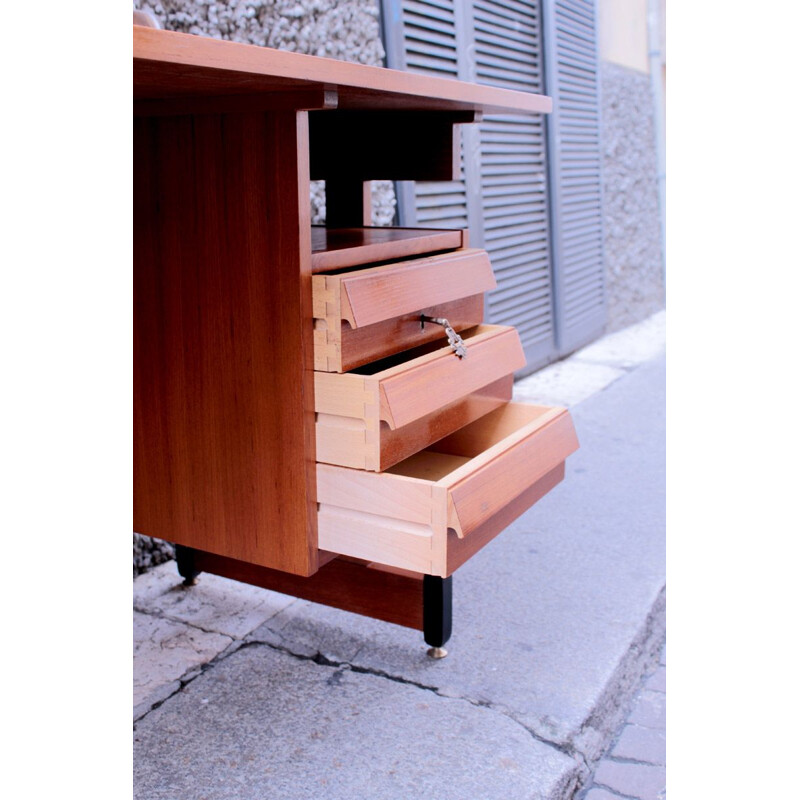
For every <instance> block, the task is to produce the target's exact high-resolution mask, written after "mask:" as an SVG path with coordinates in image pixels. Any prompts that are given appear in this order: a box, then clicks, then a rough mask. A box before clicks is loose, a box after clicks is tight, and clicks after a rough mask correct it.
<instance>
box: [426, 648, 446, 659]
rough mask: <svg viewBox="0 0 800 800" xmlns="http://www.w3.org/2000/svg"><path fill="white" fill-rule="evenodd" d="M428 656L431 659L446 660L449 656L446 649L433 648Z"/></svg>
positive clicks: (429, 650)
mask: <svg viewBox="0 0 800 800" xmlns="http://www.w3.org/2000/svg"><path fill="white" fill-rule="evenodd" d="M428 655H429V656H430V657H431V658H444V657H445V656H446V655H447V650H445V649H444V647H431V648H429V649H428Z"/></svg>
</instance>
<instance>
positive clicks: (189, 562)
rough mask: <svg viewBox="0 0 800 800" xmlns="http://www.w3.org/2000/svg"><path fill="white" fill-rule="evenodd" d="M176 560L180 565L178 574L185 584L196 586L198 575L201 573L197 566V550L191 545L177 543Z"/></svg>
mask: <svg viewBox="0 0 800 800" xmlns="http://www.w3.org/2000/svg"><path fill="white" fill-rule="evenodd" d="M175 561H176V563H177V565H178V575H180V576H181V578H183V585H184V586H194V585H195V584H196V583H197V576H198V575H199V574H200V570H199V569H197V566H196V560H195V551H194V550H193V549H192V548H191V547H184V546H183V545H182V544H176V545H175Z"/></svg>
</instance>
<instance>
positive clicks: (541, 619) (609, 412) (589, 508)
mask: <svg viewBox="0 0 800 800" xmlns="http://www.w3.org/2000/svg"><path fill="white" fill-rule="evenodd" d="M664 366H665V365H664V359H663V357H660V358H658V359H655V360H653V361H652V362H649V363H648V364H646V365H644V366H642V367H640V368H639V369H637V370H635V371H634V372H631V373H626V374H625V375H624V376H623V377H622V378H620V379H619V380H617V381H616V382H615V383H614V384H613V385H611V386H609V387H608V388H607V389H606V390H605V391H603V392H601V393H599V394H596V395H594V396H593V397H591V398H590V399H588V400H586V401H585V402H583V403H582V404H581V405H579V406H578V407H576V408H574V409H573V416H574V419H575V423H576V427H577V430H578V436H579V439H580V441H581V449H580V450H579V451H578V452H577V453H576V454H575V455H574V456H572V457H570V459H569V460H568V462H567V477H566V480H565V482H564V483H563V484H561V485H560V486H559V487H557V488H556V489H555V490H554V491H553V492H552V493H551V494H550V495H548V496H547V497H546V498H545V499H543V500H542V501H541V502H540V503H539V504H537V505H536V506H534V508H532V509H531V510H530V511H529V512H527V513H526V514H525V515H523V516H522V517H521V518H520V519H519V520H517V522H516V523H514V525H513V526H512V527H511V528H510V529H509V530H508V531H506V532H505V533H504V534H502V535H501V536H499V537H498V538H497V539H496V540H495V541H494V542H492V543H491V544H490V545H489V546H488V547H486V548H485V549H484V550H483V551H482V552H481V553H479V554H478V555H476V556H475V557H474V558H473V559H471V560H470V561H469V562H468V563H467V564H466V565H465V566H464V567H463V568H461V569H460V570H459V571H458V573H457V574H456V575H455V576H454V635H453V638H452V640H451V642H450V644H448V649H449V650H450V655H449V656H448V657H447V658H446V659H444V660H442V661H432V660H431V659H429V658H427V656H426V655H425V650H424V647H423V646H422V644H421V636H420V634H419V633H417V632H414V631H410V630H406V629H403V628H399V627H396V626H392V625H387V624H384V623H380V622H377V621H375V620H369V619H365V618H362V617H358V616H356V615H353V614H347V613H345V612H341V611H337V610H336V609H330V608H326V607H322V606H318V605H315V604H312V603H308V602H298V603H296V604H293V605H292V606H290V607H288V608H286V609H284V610H283V611H281V612H280V613H278V614H277V615H276V616H275V617H273V618H272V619H271V620H269V621H268V622H267V623H266V624H265V625H264V626H262V627H261V628H259V629H258V630H257V631H255V632H254V633H253V634H252V637H253V638H254V639H256V640H262V641H267V642H270V643H272V644H273V645H278V646H283V647H286V648H287V649H289V650H290V651H292V652H297V653H301V654H306V655H311V654H314V653H317V652H319V653H321V654H323V656H324V657H325V658H326V659H328V660H329V661H332V662H334V663H349V664H352V665H353V666H355V667H356V668H359V669H365V670H370V671H373V672H377V673H384V674H387V675H390V676H393V677H395V678H398V679H401V680H406V681H413V682H415V683H418V684H421V685H424V686H428V687H432V688H434V689H436V691H437V692H438V693H439V694H440V695H442V696H449V697H459V698H468V699H469V700H471V701H473V702H475V703H482V704H486V705H489V706H492V707H494V708H496V709H498V710H500V711H502V712H505V713H507V714H510V715H512V716H513V717H514V718H515V719H517V720H519V721H520V722H521V723H522V724H524V725H525V726H526V727H527V728H528V729H530V730H531V731H533V732H534V733H535V735H537V736H539V737H540V738H542V739H543V740H546V741H550V742H553V743H555V744H557V745H559V746H563V747H565V748H575V749H576V750H577V751H578V752H580V753H582V754H583V755H584V757H585V758H587V759H589V760H591V759H593V758H596V757H597V756H599V755H600V754H601V753H602V752H603V751H604V750H605V748H606V747H607V745H608V744H609V742H610V737H611V735H612V734H613V732H614V731H615V730H616V728H617V726H618V724H619V722H620V721H621V718H620V715H621V713H622V712H621V710H620V699H621V698H625V699H628V698H629V697H630V695H631V693H632V692H633V690H634V688H635V687H636V686H637V685H638V683H639V681H640V679H641V675H642V673H643V671H644V669H645V667H646V666H648V665H649V664H655V663H656V661H657V659H658V651H659V649H660V645H661V642H662V640H663V632H664V585H665V564H664V562H665V553H664V549H665V548H664V485H665V480H664V455H665V430H664V372H665V370H664ZM493 796H500V795H493Z"/></svg>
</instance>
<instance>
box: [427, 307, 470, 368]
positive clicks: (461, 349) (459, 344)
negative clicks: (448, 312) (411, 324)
mask: <svg viewBox="0 0 800 800" xmlns="http://www.w3.org/2000/svg"><path fill="white" fill-rule="evenodd" d="M426 322H432V323H434V325H441V326H442V327H443V328H444V332H445V333H446V334H447V341H448V343H449V345H450V347H452V348H453V352H454V353H455V354H456V355H457V356H458V357H459V358H466V357H467V345H466V344H465V343H464V340H463V339H462V338H461V337H460V336H459V335H458V334H457V333H456V332H455V331H454V330H453V326H452V325H451V324H450V323H449V322H448V321H447V320H446V319H445V318H444V317H427V316H425V314H420V315H419V325H420V328H422V329H423V330H425V323H426Z"/></svg>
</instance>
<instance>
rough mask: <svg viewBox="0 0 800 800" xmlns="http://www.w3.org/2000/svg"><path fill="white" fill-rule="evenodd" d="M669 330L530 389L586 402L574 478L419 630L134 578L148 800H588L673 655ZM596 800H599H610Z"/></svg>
mask: <svg viewBox="0 0 800 800" xmlns="http://www.w3.org/2000/svg"><path fill="white" fill-rule="evenodd" d="M664 325H665V314H664V313H663V312H662V313H660V314H657V315H655V316H654V317H651V318H650V319H649V320H647V321H645V322H644V323H641V324H640V325H637V326H634V327H632V328H629V329H626V330H625V331H621V332H619V333H617V334H613V335H611V336H608V337H605V338H604V339H602V340H600V341H599V342H597V343H595V344H593V345H591V346H589V347H587V348H585V349H584V350H582V351H579V352H578V353H576V354H575V355H574V356H572V357H571V358H569V359H567V360H566V361H563V362H560V363H559V364H556V365H553V366H552V367H549V368H547V369H544V370H542V371H540V372H539V373H537V374H536V375H534V376H532V377H530V378H527V379H525V380H523V381H520V382H519V383H518V384H517V385H516V387H515V398H516V399H521V400H530V401H540V402H547V403H555V404H563V405H569V406H571V409H572V413H573V416H574V419H575V424H576V427H577V430H578V436H579V439H580V442H581V449H580V450H579V451H578V452H577V453H576V454H575V455H573V456H571V457H570V458H569V459H568V461H567V476H566V479H565V481H564V482H563V483H562V484H561V485H560V486H558V487H557V488H556V489H555V490H553V492H551V494H550V495H548V496H547V497H545V498H544V499H543V500H542V501H541V502H540V503H538V504H537V505H536V506H534V507H533V508H532V509H530V510H529V511H528V512H527V513H526V514H524V515H523V516H522V517H521V518H520V519H519V520H517V521H516V522H515V523H514V524H513V525H512V526H511V527H510V528H509V530H508V531H506V532H505V533H504V534H502V535H501V536H499V537H498V538H497V539H496V540H494V541H493V542H492V543H490V544H489V545H488V546H487V547H486V548H485V549H484V550H483V551H481V552H480V553H479V554H478V555H476V556H475V557H474V558H473V559H472V560H470V561H469V562H468V563H467V564H466V565H465V566H464V567H462V568H461V569H460V570H459V571H458V572H457V574H456V575H455V577H454V580H453V584H454V585H453V589H454V634H453V638H452V639H451V641H450V643H449V644H448V650H449V651H450V655H449V656H448V657H447V658H446V659H444V660H442V661H433V660H431V659H429V658H428V657H427V656H426V654H425V647H424V645H423V642H422V636H421V634H420V633H418V632H415V631H411V630H408V629H405V628H400V627H397V626H393V625H389V624H387V623H382V622H379V621H376V620H370V619H366V618H363V617H359V616H356V615H353V614H348V613H346V612H342V611H338V610H336V609H330V608H327V607H324V606H319V605H315V604H313V603H309V602H306V601H302V600H296V599H294V598H291V597H287V596H285V595H280V594H277V593H274V592H269V591H266V590H262V589H256V588H254V587H249V586H244V585H241V584H237V583H235V582H233V581H228V580H226V579H223V578H219V577H216V576H211V575H201V577H200V578H199V580H198V585H197V586H195V587H192V588H190V589H184V588H183V587H182V586H181V585H180V579H179V578H178V576H177V574H176V572H175V567H174V564H172V563H168V564H163V565H161V566H160V567H157V568H156V569H155V570H153V571H152V572H150V573H147V574H145V575H143V576H141V577H140V578H138V579H136V581H135V582H134V639H135V664H134V676H135V686H134V719H135V720H136V722H135V733H134V740H135V743H134V759H135V763H134V779H135V796H136V797H137V798H138V799H139V800H145V799H146V800H150V799H151V798H152V800H155V799H156V798H175V797H181V798H185V800H194V799H197V800H199V799H200V798H207V799H208V800H216V798H241V799H242V800H245V799H249V798H253V799H254V800H255V798H258V800H268V799H269V798H276V799H277V798H280V799H281V800H293V799H294V798H297V799H298V800H300V798H310V797H325V798H338V797H342V798H344V797H347V798H352V797H365V798H366V797H368V798H398V799H402V800H406V799H407V798H417V797H423V796H425V797H429V798H433V800H439V799H441V800H445V799H446V798H447V799H449V798H452V799H453V800H479V799H480V798H486V799H487V800H488V799H489V798H498V799H499V798H502V799H503V800H506V798H508V799H509V800H512V799H515V798H520V799H522V798H525V799H527V798H572V797H574V796H575V794H576V792H577V791H579V790H580V789H581V787H588V786H590V785H591V775H592V772H593V770H594V766H595V764H596V762H597V761H598V759H599V758H600V757H601V756H602V755H603V753H604V752H605V751H606V748H607V747H608V745H609V744H610V743H611V741H612V737H613V736H614V733H615V731H616V730H617V729H618V727H619V725H620V724H621V723H622V722H623V721H624V720H625V718H626V715H627V710H628V707H629V705H630V703H631V702H632V700H633V697H634V695H635V693H636V691H637V690H638V689H639V686H640V683H641V680H642V676H643V675H644V674H645V672H646V671H647V670H649V669H651V668H653V667H654V666H655V665H656V662H657V661H658V657H659V652H660V650H661V647H662V644H663V639H664V604H665V589H664V587H665V568H664V560H665V553H664V550H665V546H664V487H665V476H664V453H665V433H664V355H663V350H664ZM593 791H594V790H593Z"/></svg>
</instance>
